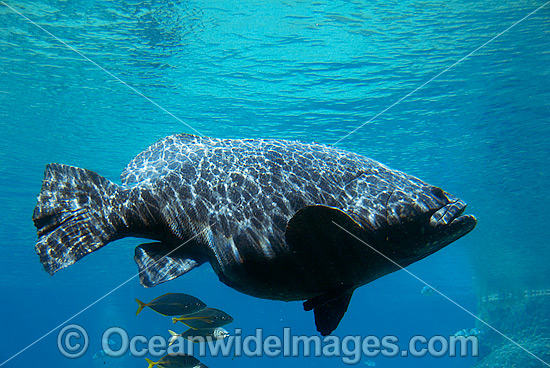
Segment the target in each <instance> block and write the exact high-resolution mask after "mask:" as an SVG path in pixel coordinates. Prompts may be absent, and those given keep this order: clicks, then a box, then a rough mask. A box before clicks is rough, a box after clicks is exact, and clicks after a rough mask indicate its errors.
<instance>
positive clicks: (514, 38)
mask: <svg viewBox="0 0 550 368" xmlns="http://www.w3.org/2000/svg"><path fill="white" fill-rule="evenodd" d="M7 3H8V4H9V5H10V6H11V7H13V8H14V9H16V10H17V11H18V12H21V13H22V14H23V15H25V16H26V17H28V18H30V19H31V20H32V21H33V22H36V23H37V24H38V25H40V26H41V27H43V28H44V29H45V30H47V31H48V32H51V34H53V35H55V36H56V37H58V38H60V39H62V40H63V41H64V42H66V43H67V44H68V45H70V46H71V47H73V48H75V49H77V50H78V51H80V52H81V53H82V54H84V55H86V56H87V57H88V58H89V59H90V60H92V61H93V62H95V63H96V64H97V65H94V64H92V63H91V62H90V61H89V60H85V59H83V58H82V57H81V56H80V55H78V54H76V53H75V52H74V51H72V50H70V49H69V48H68V47H67V46H66V45H62V44H60V43H59V42H58V41H57V40H55V39H54V38H52V37H51V36H50V35H48V34H47V33H45V32H44V31H43V30H41V29H40V28H39V27H38V26H37V25H33V24H31V23H29V22H28V21H27V20H25V19H24V18H23V17H22V16H21V15H18V14H17V13H15V12H14V11H13V10H11V9H9V8H8V7H7V6H6V5H4V4H0V25H1V27H0V34H1V37H0V66H1V67H0V208H1V209H2V211H1V213H2V217H1V220H2V221H0V239H1V246H0V270H1V271H0V276H1V282H2V289H1V290H2V294H3V296H2V302H1V303H0V312H1V313H0V326H2V329H1V331H2V333H1V334H0V364H1V362H4V361H5V360H6V359H8V358H10V357H12V356H13V355H14V354H16V353H17V352H19V351H21V350H22V349H24V348H26V347H27V346H29V344H31V343H33V342H34V341H36V340H37V339H39V338H41V337H42V336H44V335H45V334H47V333H48V332H50V331H52V330H53V329H55V328H56V326H58V325H60V324H66V323H65V321H66V320H67V319H69V318H70V317H71V316H73V315H74V314H76V313H78V312H79V311H81V310H82V309H83V308H85V307H87V306H88V305H90V303H93V302H95V301H96V300H98V299H99V298H101V297H102V296H104V295H105V294H106V293H107V292H109V291H111V290H113V289H114V288H116V287H117V286H119V285H120V284H121V283H123V282H125V281H127V280H128V279H129V278H131V277H132V276H134V275H135V274H136V270H137V268H136V266H135V264H134V261H133V249H134V247H135V246H136V245H138V244H139V240H137V239H124V240H122V241H118V242H116V243H112V244H109V245H108V246H107V247H105V248H103V249H101V250H100V251H98V252H96V253H94V254H92V255H90V256H88V257H85V258H84V259H82V260H81V261H79V262H78V263H77V264H75V265H73V266H71V267H69V268H67V269H65V270H62V271H60V272H59V273H58V274H56V275H55V276H54V277H50V276H48V274H47V273H45V272H44V271H43V269H42V266H41V265H40V263H39V261H38V257H37V256H36V254H35V251H34V244H35V242H36V232H35V228H34V226H33V223H32V221H31V215H32V210H33V208H34V206H35V204H36V195H37V194H38V192H39V190H40V185H41V179H42V175H43V170H44V167H45V165H46V164H47V163H50V162H59V163H66V164H71V165H74V166H79V167H84V168H88V169H91V170H94V171H96V172H98V173H100V174H101V175H103V176H105V177H107V178H109V179H110V180H113V181H115V182H118V181H119V179H118V177H119V175H120V172H121V171H122V169H123V168H124V167H125V165H126V164H127V163H128V162H129V160H130V159H131V158H132V157H134V156H135V155H136V154H137V153H139V152H140V151H141V150H143V149H145V148H146V147H147V146H148V145H150V144H151V143H153V142H155V141H156V140H157V139H160V138H162V137H164V136H166V135H169V134H173V133H179V132H187V133H193V134H199V133H200V134H203V135H208V136H214V137H229V138H237V137H248V138H284V139H298V140H303V141H317V142H322V143H327V144H330V143H334V142H337V141H339V140H340V139H341V138H342V137H345V136H346V135H347V134H348V133H349V132H350V131H353V130H354V129H356V128H357V127H359V126H361V125H362V124H364V123H365V122H367V121H369V120H371V119H372V118H373V117H374V116H376V115H377V114H378V113H380V112H382V111H384V110H385V109H386V108H388V107H389V106H391V105H392V104H394V103H395V102H397V101H399V100H400V99H401V98H402V97H404V96H406V95H407V94H408V93H410V92H411V91H414V90H415V89H416V88H417V87H419V86H421V85H422V84H424V83H425V82H427V81H429V80H430V79H431V78H432V77H434V76H436V75H437V74H438V73H440V72H442V71H443V70H445V69H446V68H447V67H449V66H451V65H453V64H454V63H455V62H456V61H458V60H460V59H461V58H463V57H464V56H466V55H468V54H469V53H470V52H471V51H473V50H475V49H476V48H478V47H479V46H481V45H483V44H484V43H485V42H487V41H489V40H490V39H491V38H493V37H494V36H496V35H497V34H499V33H500V32H502V31H504V30H506V29H507V28H508V27H509V26H511V25H513V24H514V23H515V22H516V21H518V20H520V19H522V18H523V17H525V16H526V15H527V14H529V13H530V12H532V11H533V10H535V9H537V8H538V7H539V6H541V5H542V4H543V2H541V1H527V0H512V1H508V2H505V3H503V2H501V1H483V2H480V1H478V2H470V1H462V0H450V1H431V2H414V1H408V0H407V1H383V2H382V1H344V0H334V1H324V0H320V1H294V2H291V1H208V0H204V1H201V0H197V1H168V0H165V1H137V0H136V1H118V2H106V1H83V0H78V1H32V2H31V1H7ZM549 19H550V6H546V7H544V8H542V9H541V10H540V11H538V12H537V13H536V14H534V15H532V16H531V17H529V18H528V19H526V20H524V21H522V22H521V23H519V24H518V25H516V26H515V27H513V28H511V29H510V30H509V31H507V32H506V33H504V34H502V35H501V36H500V37H498V38H497V39H495V40H494V41H492V42H491V43H489V44H487V45H486V46H485V47H483V48H482V49H480V50H479V51H478V52H476V53H475V54H474V55H471V56H470V57H468V58H466V59H465V60H463V61H462V62H460V63H459V64H458V65H456V66H455V67H453V68H452V69H450V70H448V71H447V72H446V73H444V74H443V75H441V76H440V77H438V78H437V79H435V80H433V81H431V82H430V83H428V84H426V85H425V86H424V87H423V88H421V89H419V90H418V91H416V92H415V93H414V94H412V95H411V96H409V97H408V98H406V99H405V100H403V101H402V102H400V103H398V104H396V105H395V106H393V107H392V108H391V109H389V110H387V111H386V112H384V113H383V114H381V115H380V116H378V117H376V119H374V120H372V121H371V122H370V123H368V124H366V125H365V126H363V127H362V128H361V129H359V130H358V131H356V132H355V133H354V134H352V135H350V136H349V137H347V138H345V139H344V140H342V141H341V142H339V143H338V147H340V148H343V149H347V150H350V151H354V152H357V153H359V154H363V155H366V156H369V157H371V158H374V159H376V160H379V161H381V162H383V163H385V164H387V165H388V166H390V167H392V168H396V169H399V170H402V171H405V172H407V173H409V174H412V175H415V176H418V177H420V178H422V179H423V180H425V181H427V182H429V183H431V184H434V185H438V186H441V187H442V188H444V189H445V190H447V191H449V192H450V193H453V194H455V195H457V196H459V197H460V198H463V199H464V200H465V201H467V202H468V204H469V207H468V212H469V213H474V214H475V215H476V216H477V218H478V221H479V224H478V226H477V228H476V229H475V230H474V231H473V232H472V233H471V234H469V235H468V236H466V237H464V238H463V239H460V240H459V241H457V242H455V243H453V244H452V245H451V246H449V247H448V248H445V249H443V250H442V251H440V252H438V253H436V254H434V255H432V256H430V257H428V258H427V259H425V260H423V261H421V262H418V263H416V264H414V265H412V266H410V267H409V270H410V271H411V272H413V273H414V274H415V275H417V276H418V277H420V278H421V279H423V280H425V281H426V282H428V283H430V284H432V285H434V286H436V287H437V288H438V289H440V290H441V291H442V292H444V293H445V295H447V296H448V297H449V298H451V299H452V300H454V301H455V302H456V303H458V304H460V305H461V306H463V307H464V308H466V309H468V310H470V311H472V312H473V313H476V309H477V308H478V300H479V299H480V298H481V297H483V296H486V295H489V294H494V293H499V294H502V293H509V292H516V291H517V292H522V291H524V290H544V289H548V288H550V276H549V269H548V261H549V260H550V248H549V247H548V239H549V238H550V226H548V224H549V223H550V214H549V211H548V208H550V199H549V198H550V197H549V196H548V192H549V189H550V185H549V183H550V164H549V162H550V161H549V157H550V103H549V101H550V21H549ZM98 65H99V66H101V67H102V68H104V69H105V70H101V69H100V68H99V67H98ZM106 71H108V72H109V73H112V74H111V75H110V74H107V73H106ZM114 76H116V77H118V78H120V79H121V80H123V81H124V82H125V83H127V85H128V86H132V87H133V88H135V89H137V90H139V91H140V93H141V94H143V95H144V96H147V97H148V98H150V100H152V101H154V102H155V103H156V104H157V105H155V104H153V103H151V102H150V101H147V100H146V99H145V98H144V97H143V96H140V95H138V94H137V93H135V92H134V91H133V90H131V89H130V88H128V86H127V85H123V84H121V83H120V82H119V81H117V80H116V79H115V78H114ZM159 106H161V107H162V108H163V109H164V110H163V109H161V108H159ZM166 111H169V112H170V113H172V114H173V115H174V116H176V117H177V119H176V118H175V117H174V116H172V115H170V114H168V113H166ZM182 122H184V123H182ZM423 286H424V285H423V284H422V283H421V282H419V281H418V280H416V279H414V278H413V277H411V276H410V275H408V274H407V273H405V272H403V271H401V272H397V273H395V274H392V275H389V276H387V277H384V278H382V279H379V280H377V281H375V282H374V283H372V284H369V285H367V286H364V287H362V288H360V289H358V290H357V291H356V293H355V295H354V297H353V300H352V303H351V305H350V307H349V310H348V312H347V314H346V316H345V317H344V319H343V321H342V322H341V324H340V326H339V328H338V329H337V330H336V332H335V334H336V336H346V335H362V336H366V335H375V336H379V337H382V336H385V335H395V336H397V337H398V338H399V339H400V341H406V340H407V339H408V338H409V337H410V336H412V335H418V334H422V335H425V336H428V337H429V336H433V335H444V336H448V335H452V334H453V333H455V332H456V331H458V330H461V329H463V328H471V327H474V326H475V325H476V322H475V319H474V318H473V317H472V316H471V315H469V314H467V313H465V312H464V311H463V310H461V309H460V308H458V307H457V306H456V305H454V304H453V303H451V302H449V301H448V300H446V299H444V298H443V297H441V296H439V295H433V296H429V297H426V296H425V295H422V294H421V293H420V290H421V289H422V287H423ZM165 292H185V293H189V294H192V295H195V296H197V297H199V298H201V299H202V300H204V301H205V302H207V303H208V304H209V305H211V306H215V307H218V308H221V309H223V310H225V311H226V312H228V313H229V314H231V315H232V316H233V317H234V319H235V322H234V323H233V324H231V325H229V326H227V328H228V330H229V331H230V332H232V331H234V329H235V328H242V329H243V331H244V332H245V333H253V332H254V329H255V328H257V327H262V328H264V331H266V332H267V331H269V332H270V333H274V334H279V335H281V334H282V329H283V327H292V328H293V332H294V333H295V334H307V335H315V333H316V332H315V328H314V323H313V315H312V313H306V312H304V311H303V310H302V306H301V304H300V303H297V302H293V303H283V302H275V301H268V300H260V299H255V298H252V297H249V296H245V295H243V294H240V293H238V292H236V291H234V290H232V289H230V288H228V287H226V286H225V285H223V284H222V283H220V282H219V281H218V280H217V277H216V276H215V274H214V273H213V271H212V269H211V268H210V266H208V265H205V266H202V267H201V268H199V269H196V270H193V271H192V272H191V273H189V274H187V275H185V276H183V277H181V278H179V279H177V280H175V281H172V282H169V283H166V284H163V285H161V286H158V287H155V288H153V289H144V288H143V287H141V286H140V285H139V282H138V280H137V279H133V280H131V281H130V282H128V283H127V284H125V285H124V286H122V287H120V288H119V289H117V290H116V291H114V292H113V293H112V294H110V295H108V296H107V297H105V298H104V299H102V300H101V301H99V302H98V303H97V304H95V305H93V306H91V307H90V308H89V309H87V310H85V311H84V312H83V313H81V314H80V315H78V316H77V317H75V318H74V319H73V320H71V322H74V323H78V324H80V325H82V326H83V327H84V328H86V329H87V330H88V332H89V334H90V338H91V343H90V344H91V347H90V351H89V352H88V353H87V354H86V355H84V356H83V357H82V358H79V359H75V360H71V359H67V358H65V357H63V356H62V355H61V354H60V353H59V351H58V349H57V345H56V339H57V333H58V330H55V331H53V332H52V333H51V334H49V335H47V336H46V337H44V338H43V339H42V340H40V341H38V342H36V343H35V344H34V345H32V346H30V347H28V349H27V350H25V351H23V352H22V353H21V354H19V355H18V356H16V357H14V358H13V359H12V360H10V361H9V362H8V363H6V364H5V365H4V366H5V367H32V366H38V365H40V366H56V367H91V366H106V367H136V366H137V367H141V366H143V367H145V366H146V363H145V361H144V360H143V358H135V357H129V356H126V357H124V358H121V359H118V360H106V361H105V362H103V361H101V362H98V361H97V360H95V361H94V360H92V358H91V357H92V355H93V353H94V352H95V351H97V350H99V342H100V336H101V334H102V332H103V331H105V330H106V329H107V328H109V327H112V326H120V327H123V328H125V329H126V330H127V331H128V333H129V334H130V335H145V336H152V335H155V334H163V335H167V332H166V331H167V329H168V328H172V327H173V326H172V324H171V323H170V322H169V321H168V320H167V319H163V318H162V317H160V316H158V315H155V314H153V313H152V312H150V311H145V312H143V313H142V315H140V316H139V317H136V316H135V309H136V307H137V305H136V303H135V302H134V298H135V297H138V298H140V299H143V300H150V299H152V298H154V297H156V296H158V295H161V294H163V293H165ZM539 312H540V313H541V314H543V313H547V311H546V312H545V311H534V313H535V314H536V313H539ZM507 318H511V319H518V318H523V319H529V318H532V315H530V314H524V315H510V316H507ZM481 338H482V337H481ZM155 360H156V359H155ZM201 360H202V361H203V362H204V363H205V364H206V365H208V366H209V367H211V368H212V367H237V366H238V367H257V366H258V365H261V366H264V367H280V366H281V365H282V364H284V365H285V366H286V367H319V366H326V367H329V366H330V367H335V366H344V363H343V362H342V361H341V360H340V359H339V358H322V357H321V358H305V357H291V358H283V357H279V358H273V359H272V358H268V357H262V358H244V357H243V358H235V359H233V360H232V359H231V358H223V357H205V358H201ZM368 360H372V361H374V362H375V363H376V365H377V366H378V367H441V366H446V367H470V366H472V365H473V364H474V363H475V359H474V358H472V357H466V358H459V357H456V358H451V357H444V358H433V357H425V358H414V357H407V358H404V357H395V358H385V357H382V356H378V357H375V358H372V359H371V358H363V361H362V362H360V363H359V365H360V366H366V365H365V364H364V362H366V361H368ZM103 363H105V364H103Z"/></svg>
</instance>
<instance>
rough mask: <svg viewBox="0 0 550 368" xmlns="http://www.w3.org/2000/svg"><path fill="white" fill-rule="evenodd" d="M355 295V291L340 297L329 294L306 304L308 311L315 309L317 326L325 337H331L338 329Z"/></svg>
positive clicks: (305, 307)
mask: <svg viewBox="0 0 550 368" xmlns="http://www.w3.org/2000/svg"><path fill="white" fill-rule="evenodd" d="M352 295H353V289H351V290H347V291H344V292H342V293H340V294H338V295H336V296H335V295H334V293H327V294H323V295H320V296H318V297H315V298H313V299H310V300H308V301H306V302H304V309H305V310H306V311H308V310H311V309H313V313H314V314H315V326H317V331H319V333H320V334H321V335H323V336H327V335H330V333H331V332H332V331H334V330H335V329H336V327H338V324H339V323H340V321H341V320H342V317H344V314H345V313H346V311H347V310H348V305H349V302H350V300H351V296H352Z"/></svg>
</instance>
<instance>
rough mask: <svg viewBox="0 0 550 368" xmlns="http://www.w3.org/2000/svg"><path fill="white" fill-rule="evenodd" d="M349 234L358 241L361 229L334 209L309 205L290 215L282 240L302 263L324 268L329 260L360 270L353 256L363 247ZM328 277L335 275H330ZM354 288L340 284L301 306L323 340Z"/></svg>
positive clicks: (345, 215) (333, 325)
mask: <svg viewBox="0 0 550 368" xmlns="http://www.w3.org/2000/svg"><path fill="white" fill-rule="evenodd" d="M344 229H345V230H344ZM350 233H351V234H353V235H355V236H356V237H358V238H362V237H363V236H364V235H365V229H364V228H363V227H362V226H361V225H360V224H359V223H358V222H357V221H355V220H354V219H353V218H352V217H351V216H350V215H349V214H347V213H345V212H344V211H342V210H340V209H338V208H334V207H329V206H324V205H313V206H306V207H304V208H302V209H300V210H299V211H298V212H296V213H295V214H294V216H293V217H292V218H291V219H290V221H289V222H288V225H287V228H286V233H285V237H286V241H287V243H288V245H289V247H290V249H291V251H292V252H294V253H296V254H301V255H302V256H303V261H304V262H309V263H310V264H312V265H316V264H318V265H326V259H330V260H331V262H333V263H338V262H345V263H346V264H348V263H349V264H350V267H364V266H365V265H361V264H359V265H356V264H354V262H361V260H360V259H358V257H356V256H355V254H359V252H358V249H360V248H364V244H362V243H361V242H360V241H358V240H357V239H355V238H354V237H353V236H351V235H350ZM319 267H321V266H319ZM330 277H333V278H334V277H338V275H334V274H332V275H330ZM356 286H358V285H347V284H344V283H342V284H340V285H339V286H337V287H331V288H328V290H326V292H325V293H322V294H320V295H318V296H316V297H315V298H312V299H310V300H308V301H306V302H305V303H304V309H305V310H306V311H309V310H313V311H314V313H315V324H316V325H317V330H318V331H319V332H320V333H321V334H322V335H323V336H326V335H328V334H330V333H331V332H332V331H333V330H334V329H335V328H336V327H337V326H338V324H339V323H340V320H341V319H342V317H343V316H344V314H345V313H346V311H347V309H348V304H349V302H350V300H351V295H352V294H353V290H354V289H355V287H356Z"/></svg>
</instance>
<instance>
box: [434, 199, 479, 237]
mask: <svg viewBox="0 0 550 368" xmlns="http://www.w3.org/2000/svg"><path fill="white" fill-rule="evenodd" d="M465 209H466V203H465V202H463V201H462V200H460V199H456V200H452V201H451V202H450V203H447V204H446V205H444V206H442V207H441V208H439V209H438V210H437V211H436V212H435V213H434V214H433V215H432V216H431V217H430V221H429V224H430V228H431V230H432V231H431V233H432V239H433V240H435V241H436V242H438V243H440V244H439V245H440V246H441V245H443V246H444V245H447V244H449V243H451V242H453V241H455V240H457V239H458V238H461V237H462V236H464V235H466V234H468V233H469V232H470V231H472V230H473V229H474V228H475V226H476V224H477V220H476V218H475V217H474V216H473V215H463V213H464V211H465Z"/></svg>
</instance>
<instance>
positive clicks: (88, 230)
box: [33, 134, 476, 335]
mask: <svg viewBox="0 0 550 368" xmlns="http://www.w3.org/2000/svg"><path fill="white" fill-rule="evenodd" d="M121 181H122V184H121V185H118V184H115V183H112V182H110V181H108V180H107V179H105V178H103V177H101V176H100V175H98V174H96V173H94V172H92V171H89V170H86V169H80V168H76V167H72V166H67V165H62V164H50V165H48V166H47V167H46V171H45V175H44V180H43V183H42V190H41V192H40V195H39V197H38V204H37V206H36V208H35V210H34V214H33V220H34V223H35V225H36V228H37V230H38V242H37V244H36V251H37V253H38V255H39V256H40V261H41V262H42V264H43V265H44V268H45V270H46V271H48V272H49V273H50V274H53V273H55V272H56V271H58V270H60V269H62V268H64V267H67V266H69V265H71V264H73V263H74V262H76V261H77V260H79V259H80V258H82V257H84V256H85V255H87V254H89V253H91V252H94V251H95V250H97V249H99V248H101V247H103V246H104V245H106V244H107V243H109V242H112V241H114V240H117V239H120V238H123V237H139V238H146V239H150V240H152V242H148V243H145V244H141V245H139V246H138V247H136V250H135V257H134V258H135V261H136V263H137V265H138V267H139V270H140V282H141V284H142V285H144V286H145V287H152V286H155V285H157V284H159V283H162V282H166V281H169V280H172V279H174V278H176V277H179V276H181V275H183V274H185V273H186V272H188V271H190V270H192V269H193V268H195V267H198V266H200V265H201V264H203V263H205V262H210V264H211V265H212V267H213V269H214V271H215V272H216V274H217V275H218V277H219V279H220V281H222V282H223V283H225V284H227V285H228V286H230V287H232V288H234V289H236V290H238V291H241V292H243V293H246V294H249V295H252V296H256V297H259V298H266V299H275V300H284V301H293V300H305V303H304V308H305V309H306V310H314V313H315V322H316V326H317V330H318V331H319V332H320V333H321V334H323V335H327V334H330V333H331V332H332V331H333V330H334V329H335V328H336V327H337V326H338V323H339V322H340V320H341V318H342V317H343V315H344V313H345V312H346V310H347V308H348V304H349V302H350V299H351V296H352V293H353V291H354V290H355V289H356V288H357V287H359V286H361V285H364V284H366V283H369V282H371V281H373V280H375V279H377V278H379V277H381V276H384V275H386V274H388V273H391V272H394V271H397V270H399V269H400V267H406V266H407V265H410V264H411V263H413V262H416V261H418V260H420V259H422V258H424V257H426V256H428V255H430V254H432V253H434V252H436V251H438V250H439V249H441V248H443V247H444V246H446V245H448V244H450V243H451V242H453V241H455V240H457V239H458V238H460V237H462V236H463V235H465V234H467V233H468V232H470V231H471V230H472V229H473V228H474V227H475V225H476V220H475V218H474V217H473V216H470V215H463V212H464V209H465V207H466V204H465V203H464V202H463V201H461V200H460V199H458V198H456V197H453V196H452V195H451V194H449V193H447V192H445V191H444V190H442V189H440V188H438V187H435V186H432V185H430V184H427V183H425V182H423V181H421V180H420V179H417V178H415V177H413V176H410V175H407V174H405V173H402V172H400V171H396V170H392V169H390V168H388V167H386V166H384V165H382V164H380V163H379V162H376V161H374V160H371V159H369V158H366V157H363V156H360V155H357V154H354V153H350V152H346V151H343V150H340V149H337V148H333V147H329V146H325V145H321V144H308V143H301V142H296V141H283V140H260V139H238V140H236V139H216V138H206V137H197V136H191V135H186V134H180V135H173V136H169V137H166V138H164V139H162V140H160V141H158V142H157V143H155V144H153V145H152V146H151V147H149V148H148V149H146V150H145V151H143V152H142V153H140V154H139V155H138V156H136V157H135V158H134V159H133V160H132V161H131V162H130V163H129V164H128V166H127V167H126V169H124V171H123V172H122V175H121ZM386 257H387V258H389V259H390V260H391V261H390V260H388V259H387V258H386Z"/></svg>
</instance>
